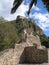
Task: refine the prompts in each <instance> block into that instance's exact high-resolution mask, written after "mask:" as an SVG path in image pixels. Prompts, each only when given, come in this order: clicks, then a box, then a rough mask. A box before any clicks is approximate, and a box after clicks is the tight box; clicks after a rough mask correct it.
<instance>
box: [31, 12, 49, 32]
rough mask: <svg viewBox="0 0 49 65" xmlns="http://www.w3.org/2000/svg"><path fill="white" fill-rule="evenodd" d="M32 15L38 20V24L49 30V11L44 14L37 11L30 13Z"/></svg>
mask: <svg viewBox="0 0 49 65" xmlns="http://www.w3.org/2000/svg"><path fill="white" fill-rule="evenodd" d="M30 17H33V18H34V19H36V20H38V24H39V26H40V27H41V28H42V29H43V30H45V31H47V30H49V13H45V14H42V13H40V12H39V13H37V12H35V13H34V14H33V15H32V14H30Z"/></svg>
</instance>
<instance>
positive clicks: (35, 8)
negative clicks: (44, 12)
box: [32, 5, 40, 11]
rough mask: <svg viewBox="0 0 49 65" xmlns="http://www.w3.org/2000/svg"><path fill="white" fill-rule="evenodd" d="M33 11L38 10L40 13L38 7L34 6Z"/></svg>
mask: <svg viewBox="0 0 49 65" xmlns="http://www.w3.org/2000/svg"><path fill="white" fill-rule="evenodd" d="M32 9H34V10H36V11H40V8H38V7H37V6H35V5H33V6H32Z"/></svg>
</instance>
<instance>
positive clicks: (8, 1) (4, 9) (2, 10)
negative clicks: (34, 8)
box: [0, 0, 28, 20]
mask: <svg viewBox="0 0 49 65" xmlns="http://www.w3.org/2000/svg"><path fill="white" fill-rule="evenodd" d="M13 1H14V0H1V1H0V16H3V17H4V18H5V19H7V20H13V19H15V18H16V17H17V15H21V16H25V12H26V11H27V10H28V3H27V5H24V2H23V3H22V4H21V6H20V7H19V8H18V9H17V11H16V13H14V14H10V12H11V8H12V6H13Z"/></svg>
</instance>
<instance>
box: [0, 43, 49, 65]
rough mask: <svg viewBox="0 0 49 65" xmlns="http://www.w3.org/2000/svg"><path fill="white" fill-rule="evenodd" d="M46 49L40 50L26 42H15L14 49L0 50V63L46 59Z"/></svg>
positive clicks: (8, 64)
mask: <svg viewBox="0 0 49 65" xmlns="http://www.w3.org/2000/svg"><path fill="white" fill-rule="evenodd" d="M47 58H48V55H47V50H40V49H37V48H36V47H34V46H28V45H27V44H26V43H21V44H16V45H15V48H14V49H7V50H4V51H2V52H0V65H16V64H23V63H24V64H25V63H37V62H38V63H40V62H47V61H48V59H47Z"/></svg>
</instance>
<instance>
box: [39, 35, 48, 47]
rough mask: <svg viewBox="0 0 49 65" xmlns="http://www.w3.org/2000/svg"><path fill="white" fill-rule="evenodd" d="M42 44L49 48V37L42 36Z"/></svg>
mask: <svg viewBox="0 0 49 65" xmlns="http://www.w3.org/2000/svg"><path fill="white" fill-rule="evenodd" d="M40 40H41V44H42V45H44V46H46V47H47V48H49V38H48V37H47V36H45V35H42V36H40Z"/></svg>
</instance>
